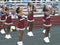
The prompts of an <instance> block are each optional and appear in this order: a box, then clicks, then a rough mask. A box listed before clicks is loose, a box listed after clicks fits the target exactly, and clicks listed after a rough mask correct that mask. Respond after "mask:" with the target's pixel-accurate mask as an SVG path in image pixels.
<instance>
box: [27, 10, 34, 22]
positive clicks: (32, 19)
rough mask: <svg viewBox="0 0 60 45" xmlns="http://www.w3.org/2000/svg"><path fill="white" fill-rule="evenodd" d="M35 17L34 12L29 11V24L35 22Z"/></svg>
mask: <svg viewBox="0 0 60 45" xmlns="http://www.w3.org/2000/svg"><path fill="white" fill-rule="evenodd" d="M33 15H34V14H33V11H29V14H28V18H27V21H28V22H33V21H34V18H33Z"/></svg>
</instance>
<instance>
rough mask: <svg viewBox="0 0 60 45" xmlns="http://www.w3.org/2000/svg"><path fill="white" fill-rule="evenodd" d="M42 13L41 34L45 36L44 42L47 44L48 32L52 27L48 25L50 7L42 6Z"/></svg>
mask: <svg viewBox="0 0 60 45" xmlns="http://www.w3.org/2000/svg"><path fill="white" fill-rule="evenodd" d="M43 12H44V17H43V22H44V24H43V26H44V30H43V33H44V35H45V38H44V42H46V43H49V42H50V40H49V34H50V33H49V32H50V27H51V26H52V24H51V23H50V14H51V11H50V7H49V6H48V5H44V8H43Z"/></svg>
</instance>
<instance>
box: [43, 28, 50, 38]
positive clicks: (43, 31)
mask: <svg viewBox="0 0 60 45" xmlns="http://www.w3.org/2000/svg"><path fill="white" fill-rule="evenodd" d="M45 32H46V30H45V29H44V30H43V33H44V34H45ZM48 37H49V38H51V34H50V33H49V36H48Z"/></svg>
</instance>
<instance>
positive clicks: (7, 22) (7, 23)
mask: <svg viewBox="0 0 60 45" xmlns="http://www.w3.org/2000/svg"><path fill="white" fill-rule="evenodd" d="M5 24H6V25H11V24H12V16H11V15H10V14H9V15H8V16H6V17H5Z"/></svg>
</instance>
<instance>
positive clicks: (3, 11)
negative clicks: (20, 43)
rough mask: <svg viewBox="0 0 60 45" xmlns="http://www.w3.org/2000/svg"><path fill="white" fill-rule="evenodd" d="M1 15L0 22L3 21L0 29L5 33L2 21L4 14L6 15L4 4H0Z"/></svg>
mask: <svg viewBox="0 0 60 45" xmlns="http://www.w3.org/2000/svg"><path fill="white" fill-rule="evenodd" d="M1 14H2V15H1V17H0V22H1V23H3V27H2V29H1V31H0V32H1V34H5V25H4V22H5V16H6V11H5V6H4V5H2V6H1Z"/></svg>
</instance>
